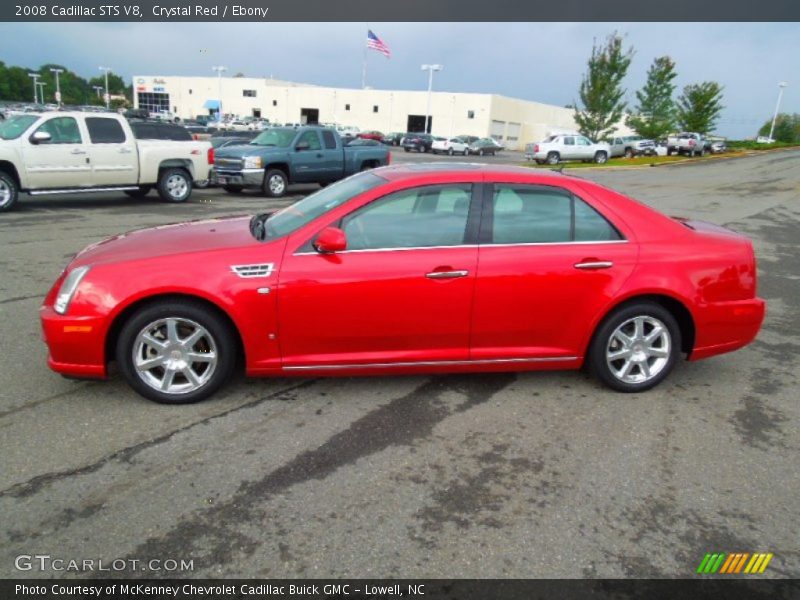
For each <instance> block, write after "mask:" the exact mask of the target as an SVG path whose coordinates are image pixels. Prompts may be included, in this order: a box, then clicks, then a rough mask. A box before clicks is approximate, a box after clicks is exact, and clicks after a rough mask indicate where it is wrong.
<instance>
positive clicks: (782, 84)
mask: <svg viewBox="0 0 800 600" xmlns="http://www.w3.org/2000/svg"><path fill="white" fill-rule="evenodd" d="M787 85H788V84H787V83H786V82H785V81H781V82H780V83H779V84H778V103H777V104H776V105H775V115H774V116H773V117H772V127H770V128H769V140H770V142H771V141H772V134H773V133H775V121H777V120H778V110H780V107H781V98H783V90H784V88H785V87H786V86H787Z"/></svg>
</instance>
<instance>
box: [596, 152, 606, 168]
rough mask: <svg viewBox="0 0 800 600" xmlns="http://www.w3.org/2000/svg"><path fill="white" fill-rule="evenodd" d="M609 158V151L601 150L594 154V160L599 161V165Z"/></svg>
mask: <svg viewBox="0 0 800 600" xmlns="http://www.w3.org/2000/svg"><path fill="white" fill-rule="evenodd" d="M607 160H608V154H607V153H605V152H603V151H602V150H601V151H600V152H595V155H594V162H595V163H597V164H598V165H602V164H604V163H605V162H606V161H607Z"/></svg>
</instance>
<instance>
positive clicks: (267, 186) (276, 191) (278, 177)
mask: <svg viewBox="0 0 800 600" xmlns="http://www.w3.org/2000/svg"><path fill="white" fill-rule="evenodd" d="M287 187H289V180H288V179H287V178H286V173H284V172H283V171H281V170H280V169H270V170H268V171H267V174H266V175H264V193H265V194H266V195H267V196H269V197H270V198H280V197H281V196H283V195H284V194H285V193H286V188H287Z"/></svg>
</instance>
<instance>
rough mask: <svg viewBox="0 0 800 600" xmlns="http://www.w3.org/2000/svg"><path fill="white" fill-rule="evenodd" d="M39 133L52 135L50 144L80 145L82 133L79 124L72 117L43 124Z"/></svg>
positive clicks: (57, 118) (55, 119)
mask: <svg viewBox="0 0 800 600" xmlns="http://www.w3.org/2000/svg"><path fill="white" fill-rule="evenodd" d="M36 131H37V132H39V131H43V132H45V133H49V134H50V141H49V142H47V143H49V144H80V143H81V142H82V141H83V140H82V139H81V131H80V129H78V122H77V121H76V120H75V119H73V118H72V117H56V118H54V119H49V120H48V121H45V122H44V123H42V124H41V125H40V126H39V128H38V129H37V130H36Z"/></svg>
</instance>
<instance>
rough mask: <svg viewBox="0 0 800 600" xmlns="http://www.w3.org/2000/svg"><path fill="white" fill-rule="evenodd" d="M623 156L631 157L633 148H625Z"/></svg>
mask: <svg viewBox="0 0 800 600" xmlns="http://www.w3.org/2000/svg"><path fill="white" fill-rule="evenodd" d="M625 158H633V148H625Z"/></svg>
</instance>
